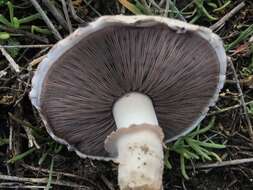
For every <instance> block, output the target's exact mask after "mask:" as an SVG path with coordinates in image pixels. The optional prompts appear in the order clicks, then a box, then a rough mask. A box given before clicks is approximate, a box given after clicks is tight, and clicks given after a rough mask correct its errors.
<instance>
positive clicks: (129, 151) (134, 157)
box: [117, 124, 163, 190]
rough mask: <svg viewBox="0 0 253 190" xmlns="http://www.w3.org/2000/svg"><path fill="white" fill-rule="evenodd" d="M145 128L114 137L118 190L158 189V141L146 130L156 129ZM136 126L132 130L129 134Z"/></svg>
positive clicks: (160, 167) (160, 164)
mask: <svg viewBox="0 0 253 190" xmlns="http://www.w3.org/2000/svg"><path fill="white" fill-rule="evenodd" d="M145 125H146V124H144V125H142V126H141V128H142V129H141V130H138V131H135V132H131V133H127V134H121V136H120V137H119V138H118V141H117V148H118V159H117V162H118V163H119V168H118V183H119V187H120V189H121V190H162V175H163V147H162V139H161V137H159V134H158V133H157V132H156V131H155V130H150V128H154V129H155V128H157V127H154V126H153V127H152V126H151V127H146V126H145ZM139 126H140V125H139ZM139 126H137V127H133V131H134V130H136V128H138V127H139Z"/></svg>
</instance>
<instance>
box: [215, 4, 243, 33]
mask: <svg viewBox="0 0 253 190" xmlns="http://www.w3.org/2000/svg"><path fill="white" fill-rule="evenodd" d="M244 6H245V3H244V2H241V3H240V4H238V5H237V6H236V7H235V8H233V9H232V10H231V11H230V12H229V13H227V14H226V15H225V16H223V17H222V18H221V19H220V20H219V21H217V22H216V23H215V24H213V25H212V26H210V29H211V30H216V29H218V28H220V27H221V26H223V25H224V24H225V22H227V21H228V20H229V19H230V18H231V17H233V16H234V15H235V14H236V13H237V12H239V11H240V10H241V9H242V8H243V7H244Z"/></svg>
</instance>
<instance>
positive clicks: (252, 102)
mask: <svg viewBox="0 0 253 190" xmlns="http://www.w3.org/2000/svg"><path fill="white" fill-rule="evenodd" d="M250 104H253V100H252V101H249V102H245V105H246V106H247V105H250ZM241 106H242V105H241V104H237V105H234V106H230V107H226V108H223V109H220V110H217V111H213V112H211V113H209V114H207V116H212V115H216V114H220V113H224V112H227V111H230V110H233V109H236V108H239V107H241Z"/></svg>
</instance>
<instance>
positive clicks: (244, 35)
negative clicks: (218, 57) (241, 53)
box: [225, 24, 253, 51]
mask: <svg viewBox="0 0 253 190" xmlns="http://www.w3.org/2000/svg"><path fill="white" fill-rule="evenodd" d="M251 35H253V24H252V25H250V26H249V27H248V28H247V29H245V30H244V31H243V32H241V33H240V35H239V36H238V38H236V40H235V41H233V42H232V43H230V44H228V45H227V46H225V49H226V51H228V50H230V49H232V48H234V47H235V46H236V45H237V44H239V43H240V42H241V41H243V40H245V39H247V38H248V37H250V36H251Z"/></svg>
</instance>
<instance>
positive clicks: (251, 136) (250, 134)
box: [228, 58, 253, 141]
mask: <svg viewBox="0 0 253 190" xmlns="http://www.w3.org/2000/svg"><path fill="white" fill-rule="evenodd" d="M228 61H229V65H230V67H231V69H232V72H233V75H234V79H235V81H236V86H237V89H238V92H239V97H240V100H241V105H242V107H243V111H244V114H245V119H246V122H247V124H248V133H249V136H250V138H251V140H252V141H253V129H252V124H251V121H250V118H249V115H248V110H247V107H246V105H245V100H244V95H243V92H242V89H241V86H240V81H239V79H238V76H237V73H236V70H235V67H234V65H233V62H232V60H231V58H228Z"/></svg>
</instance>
